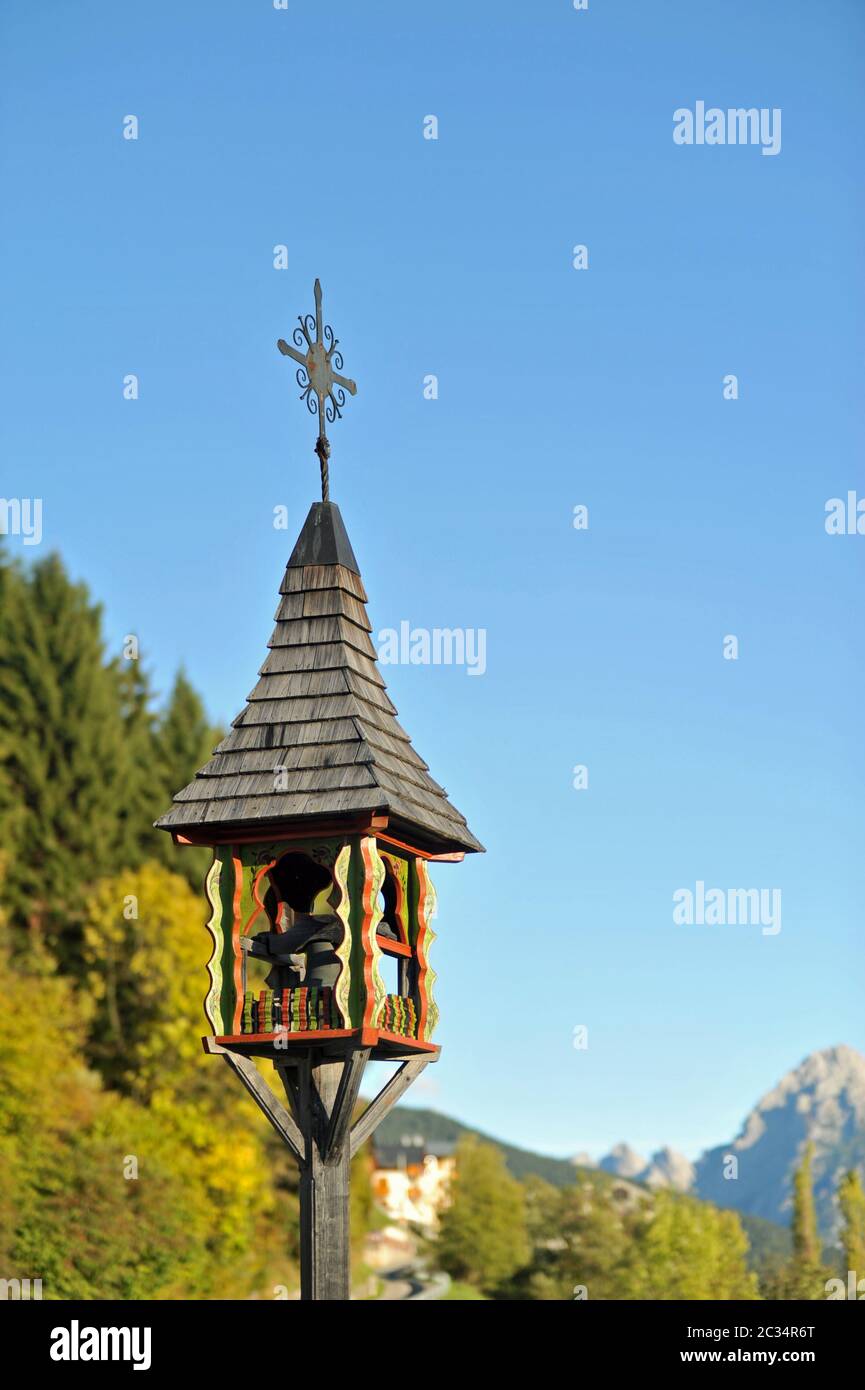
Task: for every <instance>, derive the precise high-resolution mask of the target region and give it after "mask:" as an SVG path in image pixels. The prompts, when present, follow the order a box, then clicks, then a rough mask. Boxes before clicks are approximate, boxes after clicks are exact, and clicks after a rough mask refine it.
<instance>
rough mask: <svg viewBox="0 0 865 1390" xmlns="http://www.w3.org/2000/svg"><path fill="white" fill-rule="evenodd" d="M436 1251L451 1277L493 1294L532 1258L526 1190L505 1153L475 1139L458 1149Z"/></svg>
mask: <svg viewBox="0 0 865 1390" xmlns="http://www.w3.org/2000/svg"><path fill="white" fill-rule="evenodd" d="M436 1253H437V1257H438V1260H439V1263H440V1265H441V1267H442V1269H444V1270H445V1271H446V1272H447V1273H449V1274H452V1275H453V1276H454V1278H456V1279H462V1280H464V1281H465V1282H466V1283H468V1284H472V1285H474V1286H475V1287H477V1288H480V1289H482V1290H483V1291H484V1292H487V1293H493V1292H495V1290H496V1289H498V1288H499V1287H500V1286H501V1285H503V1284H504V1283H505V1281H506V1280H507V1279H509V1278H510V1277H511V1276H512V1275H513V1274H514V1273H515V1272H516V1270H517V1269H519V1267H520V1266H521V1265H523V1264H526V1263H527V1262H528V1259H529V1255H530V1246H529V1241H528V1237H527V1233H526V1210H525V1196H524V1193H523V1189H522V1187H521V1185H520V1184H519V1183H518V1182H517V1181H516V1179H514V1178H512V1177H511V1176H510V1175H509V1173H508V1172H507V1169H506V1168H505V1163H504V1159H503V1158H502V1155H501V1153H500V1152H499V1150H498V1149H496V1148H495V1147H494V1146H493V1145H491V1144H482V1143H480V1142H479V1141H478V1140H477V1139H475V1138H474V1137H473V1136H470V1137H468V1138H465V1139H463V1140H461V1141H460V1143H459V1145H458V1147H457V1151H456V1174H455V1177H454V1179H453V1183H452V1190H451V1194H450V1205H449V1206H448V1207H447V1208H446V1210H445V1211H444V1213H443V1214H442V1218H441V1225H440V1230H439V1234H438V1240H437V1246H436Z"/></svg>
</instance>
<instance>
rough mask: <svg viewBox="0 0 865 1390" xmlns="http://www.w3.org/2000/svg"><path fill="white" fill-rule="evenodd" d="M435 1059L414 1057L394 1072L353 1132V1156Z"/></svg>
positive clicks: (353, 1128)
mask: <svg viewBox="0 0 865 1390" xmlns="http://www.w3.org/2000/svg"><path fill="white" fill-rule="evenodd" d="M432 1060H433V1059H432V1058H431V1057H413V1058H412V1059H411V1061H409V1062H403V1064H402V1066H401V1067H400V1069H399V1071H397V1072H394V1074H393V1076H392V1077H391V1078H390V1081H388V1082H387V1084H386V1085H385V1086H383V1087H382V1088H381V1090H380V1091H379V1093H378V1095H377V1096H376V1098H375V1100H374V1101H372V1102H371V1104H370V1105H368V1106H367V1108H366V1110H364V1112H363V1114H362V1115H361V1117H360V1119H359V1120H358V1122H357V1124H356V1125H354V1126H353V1127H352V1131H351V1155H352V1157H353V1156H354V1155H355V1154H356V1153H357V1151H358V1149H359V1148H360V1146H361V1144H364V1143H365V1142H366V1140H367V1139H368V1138H369V1136H370V1135H371V1134H372V1132H373V1130H374V1129H375V1128H376V1126H377V1125H378V1124H379V1123H380V1122H381V1121H382V1120H383V1119H384V1117H385V1115H386V1114H387V1113H388V1111H389V1110H391V1109H392V1108H393V1107H394V1106H395V1105H396V1103H397V1101H398V1100H399V1098H400V1096H401V1095H403V1094H404V1093H405V1092H406V1091H407V1090H408V1088H409V1086H410V1085H411V1084H412V1082H413V1081H416V1080H417V1078H418V1077H419V1076H420V1074H421V1072H422V1071H423V1070H424V1067H428V1066H429V1064H430V1062H431V1061H432Z"/></svg>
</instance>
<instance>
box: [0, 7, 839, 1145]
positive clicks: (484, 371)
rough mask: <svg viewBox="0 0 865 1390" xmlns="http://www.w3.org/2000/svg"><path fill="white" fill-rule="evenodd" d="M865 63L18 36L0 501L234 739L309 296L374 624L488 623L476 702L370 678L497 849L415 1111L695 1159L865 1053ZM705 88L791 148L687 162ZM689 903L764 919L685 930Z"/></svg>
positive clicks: (258, 11)
mask: <svg viewBox="0 0 865 1390" xmlns="http://www.w3.org/2000/svg"><path fill="white" fill-rule="evenodd" d="M863 38H865V9H863V8H862V6H861V5H859V4H856V3H854V0H847V2H846V3H845V2H844V0H833V3H831V4H828V3H827V4H823V5H821V6H815V5H813V4H811V3H806V2H805V0H788V3H785V4H783V5H778V4H773V3H770V2H769V0H735V2H734V3H727V4H723V5H721V4H709V3H700V4H694V3H693V0H665V3H664V4H658V3H654V4H652V3H646V0H619V2H618V3H611V2H610V3H603V0H590V7H589V10H588V11H586V12H576V11H574V9H573V8H572V5H571V4H570V3H569V2H568V0H555V3H553V0H545V2H544V3H537V4H533V5H524V4H517V3H513V2H511V3H501V2H500V3H492V0H476V3H474V4H473V5H472V6H470V7H469V6H466V5H465V4H464V3H457V0H440V3H438V4H436V5H419V4H413V5H406V4H405V2H404V0H402V3H397V0H377V3H374V4H369V5H365V6H359V5H357V4H350V3H348V0H333V2H332V3H330V4H328V5H326V6H325V5H321V4H317V5H314V6H313V5H308V4H301V3H300V2H299V0H289V6H288V9H287V10H285V11H277V10H274V9H273V7H272V3H271V2H270V0H255V2H254V3H253V0H234V2H233V3H229V0H209V3H204V0H187V3H185V4H184V5H182V6H179V5H176V4H171V3H167V0H151V3H150V4H148V5H146V6H126V5H118V4H116V3H111V2H110V0H91V3H87V4H79V5H76V6H71V5H68V4H63V3H60V0H56V2H55V3H42V4H39V5H38V6H37V5H33V4H32V3H25V0H6V4H5V5H4V7H3V12H2V17H0V40H2V42H0V55H2V56H0V79H2V80H0V135H2V140H0V145H2V150H0V178H2V187H3V194H4V196H3V200H2V210H0V238H2V247H0V249H2V259H0V266H2V269H0V281H2V304H3V311H4V320H5V332H4V334H3V337H2V340H0V391H2V410H0V441H2V450H0V457H2V478H0V492H2V494H3V495H4V496H28V497H31V496H39V497H41V498H42V499H43V505H44V540H43V543H42V549H43V551H44V550H45V549H47V548H57V549H59V550H60V551H61V553H62V554H63V556H64V557H65V559H66V561H67V563H68V565H69V567H70V569H71V571H72V572H73V574H75V575H76V576H80V577H82V578H84V579H86V580H87V582H88V584H89V585H90V586H91V588H92V590H93V592H94V593H95V594H96V595H97V596H99V597H100V598H101V599H102V600H103V601H104V604H105V613H106V628H107V632H108V635H109V639H110V642H111V644H112V646H113V647H115V648H117V647H119V645H120V643H121V640H122V637H123V635H124V634H125V633H128V632H135V633H137V634H139V636H140V638H141V641H142V644H143V648H144V651H145V654H146V660H147V663H148V665H149V667H150V668H151V670H152V672H153V675H154V678H155V682H156V685H157V687H158V689H159V690H160V691H162V692H164V691H165V690H166V689H167V688H168V686H169V685H170V682H171V680H172V677H173V674H174V671H175V669H176V668H177V666H178V665H179V664H180V663H183V664H184V665H185V667H186V670H187V672H188V674H189V675H190V677H191V679H192V680H193V682H194V683H195V685H196V686H197V687H198V688H199V689H200V690H201V691H202V693H203V694H204V696H205V698H206V700H207V703H208V706H209V708H210V710H211V712H212V714H213V715H214V717H217V718H220V719H222V720H226V721H227V720H228V719H230V718H231V717H232V716H233V715H234V714H235V713H237V711H238V710H239V709H240V708H241V707H242V704H243V701H244V698H245V696H246V694H247V692H248V690H249V689H250V688H251V686H252V685H253V683H254V679H255V672H256V670H257V668H258V665H259V664H260V662H261V660H262V657H263V654H264V650H265V644H266V641H267V638H268V636H269V633H270V630H271V616H272V612H273V608H274V606H275V595H276V591H277V588H278V585H279V580H280V577H281V573H282V568H283V566H284V564H285V561H286V559H287V555H288V552H289V550H290V548H291V545H292V544H293V541H294V537H295V533H296V532H297V531H298V530H299V529H300V526H301V524H302V522H303V519H304V517H305V515H306V512H307V510H308V508H309V505H310V503H311V502H312V501H314V500H315V498H316V496H317V489H318V477H317V464H316V460H315V458H314V456H313V454H312V445H313V443H314V436H315V427H314V422H313V421H312V420H311V418H310V417H309V416H308V415H307V414H306V411H305V409H304V407H303V406H302V404H301V403H300V402H299V401H298V400H297V394H298V392H297V388H296V385H295V382H294V375H293V370H292V369H291V368H290V366H289V364H288V363H287V362H286V361H285V360H284V359H283V358H281V357H280V356H279V354H278V353H277V351H276V348H275V341H276V339H277V337H279V336H289V335H290V332H291V330H292V327H293V325H294V323H295V319H296V315H297V314H298V313H300V312H302V311H307V310H309V309H311V308H312V283H313V280H314V278H315V276H316V275H318V276H320V277H321V279H322V282H323V285H324V293H325V311H326V317H327V318H328V319H329V320H330V322H332V323H333V325H334V327H335V329H336V332H337V334H338V336H339V337H340V339H341V342H342V346H343V348H344V351H345V362H346V371H347V373H348V374H349V375H350V376H353V377H354V378H355V379H356V380H357V382H358V388H359V390H358V395H357V397H356V398H355V399H354V400H353V401H350V402H349V404H348V406H347V408H346V412H345V418H344V420H343V421H342V422H340V423H339V424H338V425H337V426H335V428H334V429H333V430H332V432H331V438H332V445H333V458H332V465H331V477H332V495H333V497H334V500H336V501H338V502H339V504H340V507H341V509H342V513H343V516H344V519H345V521H346V524H347V526H348V530H349V534H350V536H351V538H352V542H353V544H354V548H355V551H356V554H357V556H358V558H359V560H360V564H361V568H362V570H363V574H364V579H365V582H366V586H367V589H368V591H369V594H370V599H371V602H370V614H371V618H372V621H373V624H374V627H375V630H376V632H377V631H379V630H381V629H382V628H384V627H388V626H396V625H397V624H398V623H399V622H400V621H401V620H403V619H405V620H408V621H410V622H411V623H412V624H413V625H416V626H426V627H430V628H431V627H435V626H443V627H465V628H484V629H485V630H486V632H487V634H488V635H487V672H486V674H485V675H484V676H483V677H478V678H472V677H470V676H468V675H467V674H466V672H465V671H464V670H461V669H458V668H453V667H451V668H443V667H392V668H390V669H389V671H387V672H386V675H387V676H388V680H389V688H390V693H391V695H392V697H393V698H394V701H395V703H396V705H397V706H398V708H399V710H400V717H401V720H402V722H403V723H404V725H405V726H406V727H407V728H408V730H409V732H410V733H411V734H412V736H413V739H414V742H415V745H416V747H417V748H418V750H419V751H420V752H421V754H422V755H423V757H424V758H425V759H426V760H427V761H428V762H429V764H430V767H431V770H432V772H433V775H434V776H436V777H437V778H438V779H439V780H440V781H441V782H443V783H444V785H445V786H446V787H447V788H448V791H449V793H450V795H451V797H452V799H453V801H454V802H455V804H456V805H457V806H459V807H460V809H461V810H463V811H464V813H465V814H466V815H467V817H468V818H469V822H470V824H471V826H472V828H473V829H474V831H475V832H476V834H477V835H478V836H479V837H480V838H481V839H482V840H483V842H484V843H485V845H486V846H487V850H488V853H487V854H486V855H485V856H482V857H481V856H479V857H476V858H474V859H470V860H467V861H466V863H465V864H464V865H462V866H458V867H451V866H443V867H441V868H439V869H438V871H437V874H436V882H437V886H438V888H439V894H440V914H439V920H438V924H437V925H438V930H439V933H440V935H439V939H438V941H437V943H436V945H435V947H434V956H433V963H434V964H435V966H436V968H437V970H438V972H439V999H440V1003H441V1007H442V1022H441V1028H440V1036H439V1040H440V1041H441V1042H442V1043H443V1045H444V1052H443V1056H442V1060H441V1062H440V1064H439V1065H438V1066H437V1067H436V1068H435V1069H433V1070H430V1071H428V1072H427V1074H426V1075H427V1077H429V1081H428V1082H427V1083H425V1084H424V1086H423V1088H421V1087H418V1088H416V1089H415V1090H414V1092H413V1093H412V1097H411V1099H412V1101H413V1103H415V1104H429V1105H433V1106H435V1107H436V1108H440V1109H443V1110H446V1111H449V1112H451V1113H453V1114H455V1115H457V1116H459V1117H460V1118H461V1119H463V1120H465V1121H467V1122H470V1123H474V1124H477V1125H478V1126H479V1127H481V1128H483V1129H486V1130H488V1131H491V1132H493V1133H496V1134H499V1135H501V1136H503V1137H505V1138H508V1139H511V1140H513V1141H515V1142H518V1143H523V1144H525V1145H527V1146H532V1147H537V1148H542V1149H545V1150H547V1151H550V1152H558V1153H572V1152H574V1151H576V1150H589V1151H590V1152H595V1153H600V1152H602V1151H604V1150H605V1149H606V1148H607V1147H609V1146H610V1145H611V1144H612V1143H614V1142H615V1141H616V1140H618V1139H620V1138H627V1139H628V1140H629V1141H630V1142H631V1143H633V1144H635V1145H636V1146H637V1147H640V1148H643V1149H644V1150H648V1149H651V1148H652V1147H656V1146H658V1145H660V1144H662V1143H672V1144H673V1145H675V1146H676V1147H679V1148H681V1149H683V1150H684V1151H685V1152H687V1153H688V1154H689V1155H691V1156H695V1155H696V1154H697V1153H698V1152H699V1151H700V1150H701V1148H702V1147H703V1146H706V1145H709V1144H713V1143H719V1142H722V1141H723V1140H724V1139H726V1138H729V1137H731V1136H732V1134H733V1133H734V1132H735V1129H736V1127H737V1125H738V1123H739V1121H740V1119H741V1117H742V1116H743V1114H744V1112H745V1110H746V1109H747V1108H748V1107H749V1106H750V1105H751V1104H752V1103H753V1102H754V1101H755V1100H756V1099H757V1098H758V1096H759V1095H760V1094H762V1093H763V1092H764V1091H765V1090H767V1089H768V1088H769V1087H770V1086H771V1085H772V1084H773V1083H774V1082H775V1081H776V1079H777V1078H778V1077H779V1076H780V1075H781V1074H782V1073H783V1072H785V1071H786V1070H788V1069H789V1068H790V1067H792V1066H793V1065H795V1064H796V1063H797V1062H798V1061H799V1060H800V1059H801V1058H802V1057H803V1056H804V1055H805V1054H807V1053H808V1052H810V1051H812V1050H814V1049H816V1048H821V1047H826V1046H829V1045H831V1044H833V1043H836V1042H842V1041H844V1042H848V1043H851V1044H853V1045H854V1046H858V1047H860V1048H865V1025H863V1017H862V1013H863V1011H862V987H863V950H862V903H861V897H862V881H861V870H860V864H861V844H862V830H863V825H862V821H863V817H862V786H863V753H862V738H861V732H862V716H861V710H862V695H863V668H862V654H861V653H862V636H861V631H862V622H861V592H862V590H861V584H862V553H863V548H865V539H862V538H861V537H858V536H844V537H829V536H827V535H826V533H825V530H824V507H825V503H826V501H827V499H829V498H832V497H836V496H845V495H846V493H847V491H848V489H857V488H858V490H859V494H860V495H865V478H863V470H862V464H861V459H862V442H863V440H862V412H861V398H862V375H863V372H862V349H863V336H865V334H863V329H865V325H863V314H862V303H863V297H862V290H863V260H862V244H861V227H862V225H863V206H862V203H863V196H862V189H861V132H862V129H863V125H865V84H863V82H862V75H863V66H865V43H863ZM698 100H705V101H706V103H707V105H710V106H711V105H717V106H719V107H721V108H727V107H739V106H745V107H750V106H755V107H758V108H762V107H768V108H775V107H777V108H780V109H781V111H782V116H783V122H782V149H781V152H780V153H779V154H778V155H777V156H775V157H765V156H763V155H762V154H761V151H760V149H759V148H756V147H741V146H723V147H708V146H703V147H697V146H693V147H682V146H677V145H675V144H674V143H673V140H672V130H673V112H674V111H675V110H676V109H677V108H679V107H683V106H688V107H691V108H693V107H694V105H695V103H696V102H697V101H698ZM129 114H134V115H136V116H137V117H138V119H139V122H140V129H139V138H138V140H137V141H129V140H124V139H123V138H122V123H123V118H124V117H125V116H127V115H129ZM430 114H434V115H436V116H437V118H438V121H439V138H438V140H436V141H432V140H425V139H423V135H422V126H423V120H424V117H425V116H427V115H430ZM577 243H582V244H585V245H587V246H588V248H589V268H588V270H586V271H576V270H574V269H573V267H572V263H571V262H572V254H571V253H572V247H573V246H574V245H575V244H577ZM278 244H284V245H285V246H287V248H288V268H287V269H286V270H282V271H279V270H275V269H274V267H273V248H274V246H276V245H278ZM127 373H135V374H136V375H137V376H138V377H139V382H140V395H139V399H138V400H136V401H127V400H124V399H123V395H122V382H123V378H124V376H125V375H126V374H127ZM430 373H433V374H435V375H437V376H438V378H439V397H438V399H437V400H434V401H431V400H425V399H424V396H423V390H422V387H423V380H424V377H425V376H426V375H427V374H430ZM728 373H735V374H736V375H737V377H738V379H739V399H738V400H735V401H728V400H724V399H723V394H722V381H723V378H724V376H725V375H726V374H728ZM280 504H283V505H285V506H286V507H287V508H288V510H289V514H290V516H291V522H290V530H289V534H286V532H285V531H279V530H275V529H274V527H273V524H272V517H273V508H274V507H275V506H278V505H280ZM577 504H584V505H586V506H588V508H589V518H590V520H589V528H588V530H586V531H583V532H577V531H575V530H574V529H573V526H572V522H571V519H572V515H573V508H574V506H575V505H577ZM14 546H15V543H14V542H13V548H14ZM25 553H27V552H26V548H25ZM29 553H30V554H31V555H32V553H33V549H32V548H31V549H30V551H29ZM731 633H732V634H735V635H736V636H737V637H738V639H739V644H740V649H739V659H738V661H725V660H724V659H723V656H722V641H723V638H724V636H725V635H726V634H731ZM578 763H581V764H585V765H586V766H587V767H588V769H589V788H588V790H586V791H580V792H578V791H575V790H574V789H573V788H572V785H571V780H572V779H571V770H572V768H573V767H574V765H575V764H578ZM697 880H703V881H705V882H706V883H707V885H711V886H719V887H752V886H753V887H764V888H775V887H777V888H780V889H781V890H782V894H783V925H782V930H781V932H780V933H779V934H778V935H777V936H773V937H769V936H763V935H761V933H760V929H759V927H754V926H728V927H723V928H720V927H715V928H709V927H701V926H691V927H678V926H675V925H674V924H673V920H672V895H673V893H674V891H675V890H676V889H677V888H681V887H688V886H690V887H693V886H694V884H695V883H696V881H697ZM580 1025H584V1026H586V1027H587V1028H588V1036H589V1046H588V1048H587V1049H586V1050H577V1049H575V1048H574V1046H573V1030H574V1028H575V1027H577V1026H580Z"/></svg>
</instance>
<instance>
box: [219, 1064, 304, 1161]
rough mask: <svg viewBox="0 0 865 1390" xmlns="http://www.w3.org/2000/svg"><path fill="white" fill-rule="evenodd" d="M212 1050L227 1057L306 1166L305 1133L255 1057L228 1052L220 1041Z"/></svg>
mask: <svg viewBox="0 0 865 1390" xmlns="http://www.w3.org/2000/svg"><path fill="white" fill-rule="evenodd" d="M211 1050H212V1051H213V1052H217V1051H218V1052H219V1054H220V1055H221V1056H223V1057H224V1058H225V1060H226V1062H227V1063H228V1065H229V1066H230V1067H231V1070H232V1071H233V1072H234V1074H235V1076H236V1077H238V1079H239V1080H240V1082H241V1083H242V1085H243V1086H244V1087H245V1089H246V1090H247V1091H248V1092H249V1094H250V1095H251V1096H252V1099H253V1100H254V1101H255V1103H256V1105H257V1106H258V1108H259V1110H261V1111H262V1112H263V1113H264V1114H265V1115H266V1116H267V1118H268V1119H269V1120H270V1123H271V1124H272V1125H273V1127H274V1129H275V1130H276V1132H277V1134H278V1135H279V1137H280V1139H281V1140H282V1141H283V1143H284V1144H286V1145H287V1147H288V1148H289V1149H290V1151H291V1153H292V1155H293V1156H294V1158H295V1160H296V1161H297V1162H298V1163H299V1164H300V1166H301V1167H303V1166H304V1164H305V1163H306V1144H305V1142H304V1137H303V1134H302V1133H301V1131H300V1129H299V1127H298V1125H297V1124H296V1123H295V1120H294V1117H293V1116H292V1115H291V1113H290V1112H289V1111H288V1110H286V1108H285V1106H284V1105H283V1103H282V1101H281V1100H280V1099H279V1097H278V1096H275V1095H274V1094H273V1091H272V1090H271V1089H270V1087H269V1086H268V1084H267V1082H266V1081H265V1080H264V1077H263V1076H261V1074H260V1073H259V1070H258V1068H257V1067H256V1065H255V1063H254V1061H253V1060H252V1058H251V1057H240V1056H238V1054H237V1053H236V1052H229V1051H227V1050H226V1049H225V1048H220V1047H218V1044H213V1046H212V1048H211Z"/></svg>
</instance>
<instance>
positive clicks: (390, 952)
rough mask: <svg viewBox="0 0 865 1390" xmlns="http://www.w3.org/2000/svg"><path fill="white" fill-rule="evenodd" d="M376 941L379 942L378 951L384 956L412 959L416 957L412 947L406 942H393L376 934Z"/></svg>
mask: <svg viewBox="0 0 865 1390" xmlns="http://www.w3.org/2000/svg"><path fill="white" fill-rule="evenodd" d="M376 940H377V941H378V949H379V950H380V951H381V953H382V955H383V956H408V957H411V956H413V955H414V951H413V950H412V948H411V946H408V945H407V944H406V943H405V942H404V941H391V939H390V937H387V936H379V935H378V934H376Z"/></svg>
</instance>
